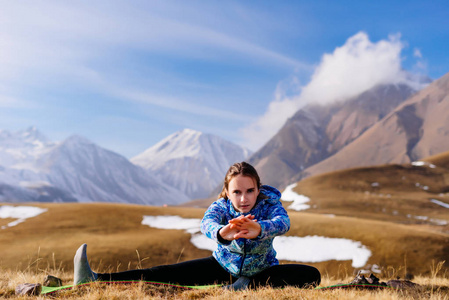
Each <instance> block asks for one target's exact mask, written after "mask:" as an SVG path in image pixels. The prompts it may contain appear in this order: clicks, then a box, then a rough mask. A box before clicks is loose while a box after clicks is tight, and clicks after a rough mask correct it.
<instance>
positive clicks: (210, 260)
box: [98, 256, 321, 288]
mask: <svg viewBox="0 0 449 300" xmlns="http://www.w3.org/2000/svg"><path fill="white" fill-rule="evenodd" d="M251 279H252V284H251V285H252V286H253V287H256V286H259V285H269V286H272V287H285V286H296V287H301V288H302V287H306V286H317V285H319V284H320V281H321V274H320V272H319V271H318V270H317V269H316V268H314V267H311V266H307V265H299V264H288V265H276V266H272V267H269V268H268V269H265V270H263V271H262V272H260V273H258V274H256V275H254V276H253V277H251ZM98 280H99V281H128V280H143V281H157V282H166V283H173V284H180V285H209V284H215V283H218V284H220V283H225V284H229V283H232V282H235V280H237V278H235V277H233V276H231V275H230V274H229V273H228V272H227V271H226V270H225V269H223V267H222V266H221V265H220V264H219V263H218V262H217V260H216V259H215V258H214V257H213V256H210V257H206V258H200V259H195V260H190V261H185V262H181V263H177V264H172V265H162V266H157V267H153V268H149V269H142V270H131V271H125V272H119V273H103V274H101V273H99V274H98Z"/></svg>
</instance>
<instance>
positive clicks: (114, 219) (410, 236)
mask: <svg viewBox="0 0 449 300" xmlns="http://www.w3.org/2000/svg"><path fill="white" fill-rule="evenodd" d="M32 205H34V206H40V207H46V208H48V211H47V212H46V213H43V214H41V215H39V216H38V217H35V218H31V219H29V220H27V221H26V222H24V223H22V224H19V225H18V226H15V227H11V228H7V229H5V230H2V231H1V235H0V253H1V254H2V255H1V256H0V268H3V269H5V270H13V271H33V272H36V273H39V272H42V270H47V269H60V270H62V271H71V270H72V269H73V262H72V261H73V256H74V253H75V251H76V249H77V248H78V247H79V246H80V245H81V244H82V243H87V244H88V249H87V252H88V255H89V258H90V263H91V266H92V268H93V269H94V270H97V271H100V270H101V271H124V270H129V269H135V268H148V267H151V266H155V265H161V264H167V263H175V262H178V261H185V260H190V259H195V258H200V257H206V256H209V255H210V254H211V252H210V251H207V250H200V249H197V248H196V247H194V246H193V245H192V244H191V243H190V234H188V233H186V232H184V231H183V230H162V229H155V228H150V227H148V226H145V225H142V224H141V221H142V216H143V215H180V216H182V217H185V218H201V217H202V215H203V214H204V209H199V208H180V207H149V206H138V205H121V204H36V203H33V204H32ZM289 214H290V218H291V223H292V226H291V229H290V231H289V232H288V235H292V236H306V235H318V236H327V237H338V238H347V239H351V240H355V241H360V242H361V243H362V244H363V245H365V246H367V247H368V248H369V249H370V250H371V252H372V256H371V257H370V259H369V261H368V264H377V265H380V266H381V267H382V268H383V273H382V274H381V275H382V276H390V277H393V276H400V277H402V278H404V276H405V275H406V273H411V274H413V275H415V276H417V275H425V276H430V275H431V273H432V271H431V268H430V266H431V264H432V262H440V261H446V262H449V238H448V236H447V234H442V233H439V232H436V231H435V230H432V229H427V228H425V227H419V226H418V227H417V225H413V226H411V225H406V224H397V223H392V222H386V221H379V220H366V219H365V220H363V219H360V218H352V217H345V216H336V217H329V216H326V215H320V214H313V213H305V212H289ZM282 263H289V262H286V261H284V262H282ZM290 263H291V262H290ZM305 263H307V262H305ZM311 265H313V266H315V267H317V268H318V269H319V270H320V271H321V273H322V274H324V275H326V276H329V277H334V278H336V279H342V278H345V277H347V276H354V274H355V272H356V271H357V270H355V269H354V268H353V267H352V266H351V261H326V262H321V263H311ZM392 270H395V271H394V272H392ZM441 276H443V277H447V276H449V273H448V263H445V264H444V265H443V266H442V268H441Z"/></svg>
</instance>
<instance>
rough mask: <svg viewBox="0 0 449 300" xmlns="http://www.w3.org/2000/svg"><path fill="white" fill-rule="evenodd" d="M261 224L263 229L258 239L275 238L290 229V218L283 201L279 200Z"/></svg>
mask: <svg viewBox="0 0 449 300" xmlns="http://www.w3.org/2000/svg"><path fill="white" fill-rule="evenodd" d="M259 224H260V227H261V231H260V234H259V236H258V237H257V238H258V239H266V238H274V237H275V236H278V235H282V234H284V233H286V232H287V231H289V229H290V218H289V217H288V214H287V211H286V210H285V209H284V207H283V206H282V203H281V202H280V201H278V202H277V203H276V204H274V205H273V206H272V207H271V208H270V212H269V214H268V218H267V219H266V220H261V221H259Z"/></svg>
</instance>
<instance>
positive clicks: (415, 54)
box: [413, 48, 422, 58]
mask: <svg viewBox="0 0 449 300" xmlns="http://www.w3.org/2000/svg"><path fill="white" fill-rule="evenodd" d="M413 56H414V57H417V58H422V53H421V50H419V49H418V48H415V49H414V50H413Z"/></svg>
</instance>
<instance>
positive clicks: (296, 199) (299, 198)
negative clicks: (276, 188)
mask: <svg viewBox="0 0 449 300" xmlns="http://www.w3.org/2000/svg"><path fill="white" fill-rule="evenodd" d="M296 185H297V184H296V183H293V184H290V185H289V186H287V187H286V188H285V190H284V192H283V193H282V197H281V200H283V201H288V202H293V203H292V204H290V205H289V206H288V207H287V208H289V209H293V210H296V211H300V210H306V209H309V208H310V205H308V204H304V203H307V202H309V201H310V198H308V197H306V196H304V195H299V194H297V193H296V192H294V191H293V189H294V188H295V187H296Z"/></svg>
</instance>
